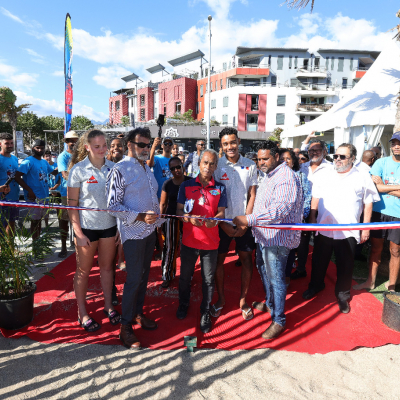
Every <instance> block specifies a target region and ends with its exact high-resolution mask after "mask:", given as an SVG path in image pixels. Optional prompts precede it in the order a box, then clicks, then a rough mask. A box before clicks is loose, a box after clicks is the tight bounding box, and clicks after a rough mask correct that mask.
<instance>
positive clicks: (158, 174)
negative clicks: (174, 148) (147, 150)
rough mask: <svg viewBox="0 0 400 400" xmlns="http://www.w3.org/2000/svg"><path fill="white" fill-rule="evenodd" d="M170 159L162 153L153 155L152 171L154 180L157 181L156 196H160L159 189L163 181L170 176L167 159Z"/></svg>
mask: <svg viewBox="0 0 400 400" xmlns="http://www.w3.org/2000/svg"><path fill="white" fill-rule="evenodd" d="M169 160H170V159H169V158H167V157H164V156H162V155H158V156H155V157H154V166H153V173H154V177H155V178H156V181H157V183H158V190H157V197H158V198H160V197H161V190H162V186H163V183H164V182H165V181H166V180H167V179H169V178H172V174H171V171H170V170H169V166H168V161H169Z"/></svg>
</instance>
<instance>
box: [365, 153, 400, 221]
mask: <svg viewBox="0 0 400 400" xmlns="http://www.w3.org/2000/svg"><path fill="white" fill-rule="evenodd" d="M370 174H371V175H375V176H379V177H380V178H381V179H382V181H383V183H384V184H385V185H400V163H398V162H396V161H393V159H392V157H391V156H390V157H384V158H380V159H379V160H376V161H375V163H374V165H373V166H372V168H371V170H370ZM379 196H380V201H378V202H377V203H374V206H373V210H374V211H376V212H380V213H382V214H385V215H389V216H391V217H396V218H400V199H399V198H398V197H395V196H391V195H390V194H387V193H379Z"/></svg>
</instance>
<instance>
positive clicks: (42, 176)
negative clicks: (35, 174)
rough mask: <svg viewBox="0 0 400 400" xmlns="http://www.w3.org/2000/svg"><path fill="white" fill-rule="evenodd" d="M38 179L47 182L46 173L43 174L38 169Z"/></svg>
mask: <svg viewBox="0 0 400 400" xmlns="http://www.w3.org/2000/svg"><path fill="white" fill-rule="evenodd" d="M39 181H44V183H47V182H48V181H47V174H45V173H44V172H42V171H40V172H39Z"/></svg>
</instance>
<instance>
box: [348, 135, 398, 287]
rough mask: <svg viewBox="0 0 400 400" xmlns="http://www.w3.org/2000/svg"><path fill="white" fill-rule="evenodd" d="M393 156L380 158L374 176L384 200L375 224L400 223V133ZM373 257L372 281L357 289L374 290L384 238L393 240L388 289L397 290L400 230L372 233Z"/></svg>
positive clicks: (375, 210) (378, 206)
mask: <svg viewBox="0 0 400 400" xmlns="http://www.w3.org/2000/svg"><path fill="white" fill-rule="evenodd" d="M389 142H390V148H391V150H392V155H391V156H389V157H383V158H379V159H378V160H377V161H376V162H375V164H374V165H373V166H372V168H371V171H370V174H371V175H372V180H373V181H374V183H375V185H376V188H377V189H378V192H379V195H380V198H381V200H380V201H378V202H376V203H374V205H373V211H372V218H371V222H392V221H400V201H399V198H400V131H399V132H396V133H394V134H393V136H392V138H391V139H390V141H389ZM370 235H371V254H370V257H369V275H368V279H367V280H366V281H365V282H364V283H361V284H359V285H355V286H354V287H353V289H355V290H360V289H374V288H375V279H376V274H377V272H378V267H379V264H380V263H381V253H382V249H383V241H384V239H388V240H389V241H390V262H389V281H388V282H386V283H385V286H386V289H388V290H389V291H394V290H395V285H396V282H397V278H398V276H399V269H400V229H382V230H371V233H370Z"/></svg>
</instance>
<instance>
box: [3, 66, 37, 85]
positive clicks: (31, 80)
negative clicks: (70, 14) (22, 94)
mask: <svg viewBox="0 0 400 400" xmlns="http://www.w3.org/2000/svg"><path fill="white" fill-rule="evenodd" d="M0 77H1V78H2V79H3V80H4V81H6V82H8V83H10V84H11V86H14V87H17V88H26V87H32V86H35V85H36V82H37V78H38V75H37V74H31V73H27V72H22V73H19V72H18V68H16V67H14V66H12V65H8V64H5V63H4V62H1V61H0Z"/></svg>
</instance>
